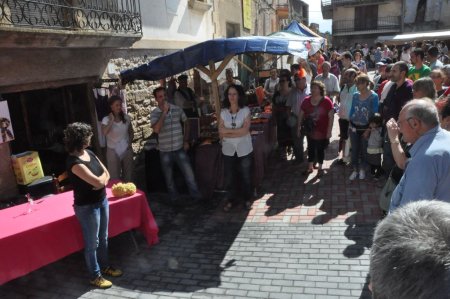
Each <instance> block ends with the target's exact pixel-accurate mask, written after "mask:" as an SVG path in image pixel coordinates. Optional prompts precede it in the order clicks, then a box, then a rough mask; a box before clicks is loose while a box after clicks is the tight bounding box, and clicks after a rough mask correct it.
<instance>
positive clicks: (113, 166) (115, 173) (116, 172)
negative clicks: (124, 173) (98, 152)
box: [106, 147, 120, 180]
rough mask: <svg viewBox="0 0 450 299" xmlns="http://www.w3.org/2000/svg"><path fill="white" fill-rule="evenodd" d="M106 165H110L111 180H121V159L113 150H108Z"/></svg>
mask: <svg viewBox="0 0 450 299" xmlns="http://www.w3.org/2000/svg"><path fill="white" fill-rule="evenodd" d="M106 164H107V165H108V172H109V176H110V177H111V179H116V180H119V179H120V159H119V157H118V156H117V154H116V151H115V150H114V149H111V148H109V147H108V148H106Z"/></svg>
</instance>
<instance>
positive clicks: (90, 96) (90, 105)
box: [84, 83, 106, 165]
mask: <svg viewBox="0 0 450 299" xmlns="http://www.w3.org/2000/svg"><path fill="white" fill-rule="evenodd" d="M84 86H85V89H84V92H85V101H86V102H85V104H86V105H87V109H88V111H89V118H90V123H91V126H92V131H93V133H94V137H93V138H91V144H92V146H93V147H94V152H95V153H96V154H97V156H98V157H99V158H100V160H101V161H102V162H103V163H104V164H105V165H106V155H105V152H104V151H103V150H102V148H101V147H100V142H99V134H101V132H99V131H98V130H97V113H96V112H95V98H94V93H93V92H92V90H93V89H94V84H92V83H88V84H86V85H84Z"/></svg>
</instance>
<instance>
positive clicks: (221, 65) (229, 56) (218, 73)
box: [210, 54, 234, 79]
mask: <svg viewBox="0 0 450 299" xmlns="http://www.w3.org/2000/svg"><path fill="white" fill-rule="evenodd" d="M233 57H234V54H230V55H228V56H227V57H225V59H224V60H223V61H222V62H221V63H220V65H219V67H218V68H217V70H216V71H215V72H213V73H212V76H211V79H212V78H214V79H217V77H219V75H220V73H221V72H222V71H223V70H224V69H225V67H226V66H227V64H228V62H230V60H231V59H233ZM210 66H211V62H210Z"/></svg>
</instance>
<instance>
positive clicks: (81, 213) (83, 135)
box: [64, 123, 122, 289]
mask: <svg viewBox="0 0 450 299" xmlns="http://www.w3.org/2000/svg"><path fill="white" fill-rule="evenodd" d="M92 135H93V134H92V128H91V127H90V126H89V125H87V124H85V123H73V124H70V125H68V126H67V128H66V130H65V131H64V141H65V144H66V149H67V151H68V152H69V156H68V157H67V161H66V166H67V173H68V175H69V178H70V181H71V183H72V186H73V194H74V199H75V200H74V205H73V207H74V210H75V215H76V217H77V219H78V221H79V223H80V225H81V230H82V233H83V239H84V258H85V260H86V265H87V268H88V272H89V276H90V283H91V284H92V285H94V286H96V287H99V288H103V289H105V288H109V287H111V286H112V283H111V282H110V281H108V280H106V279H104V278H103V276H102V274H103V275H109V276H112V277H117V276H121V275H122V271H120V270H118V269H115V268H113V267H111V266H110V265H109V261H108V221H109V204H108V198H107V197H106V190H105V186H106V184H108V181H109V173H108V170H106V168H105V166H104V165H103V164H102V163H101V162H100V160H99V159H98V158H97V156H95V154H94V153H93V152H91V151H90V150H88V149H87V147H88V146H89V144H90V141H91V137H92Z"/></svg>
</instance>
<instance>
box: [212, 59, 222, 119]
mask: <svg viewBox="0 0 450 299" xmlns="http://www.w3.org/2000/svg"><path fill="white" fill-rule="evenodd" d="M209 70H210V71H211V73H212V74H215V73H216V66H215V64H214V61H212V60H210V61H209ZM210 78H211V89H212V94H213V99H214V107H215V110H216V117H217V119H219V117H220V109H221V105H220V97H219V83H218V82H217V75H216V76H211V77H210Z"/></svg>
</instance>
